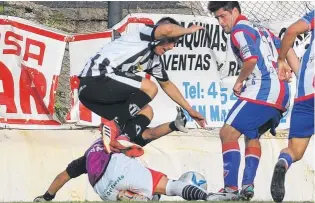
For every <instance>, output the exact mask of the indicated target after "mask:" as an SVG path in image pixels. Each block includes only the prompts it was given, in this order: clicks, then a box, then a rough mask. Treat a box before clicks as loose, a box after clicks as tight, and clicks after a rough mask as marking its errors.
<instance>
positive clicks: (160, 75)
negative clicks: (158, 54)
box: [146, 60, 169, 82]
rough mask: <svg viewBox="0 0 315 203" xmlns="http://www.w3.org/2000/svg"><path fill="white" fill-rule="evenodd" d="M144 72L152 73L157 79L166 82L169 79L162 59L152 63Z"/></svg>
mask: <svg viewBox="0 0 315 203" xmlns="http://www.w3.org/2000/svg"><path fill="white" fill-rule="evenodd" d="M146 72H147V73H148V74H150V75H152V76H153V77H154V78H155V79H156V80H158V81H161V82H166V81H168V80H169V78H168V75H167V73H166V71H165V68H164V63H163V62H162V60H160V63H158V64H156V65H154V66H153V67H152V68H151V69H149V70H147V71H146Z"/></svg>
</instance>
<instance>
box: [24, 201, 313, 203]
mask: <svg viewBox="0 0 315 203" xmlns="http://www.w3.org/2000/svg"><path fill="white" fill-rule="evenodd" d="M87 202H88V201H86V202H75V201H71V202H58V203H87ZM100 202H101V201H99V202H88V203H100ZM106 202H108V203H111V202H115V201H106ZM132 202H133V203H134V202H135V201H132ZM149 202H150V203H173V202H178V203H184V202H186V201H149ZM188 202H189V203H201V202H203V201H188ZM209 202H210V201H209ZM211 202H214V203H226V202H224V201H211ZM234 202H235V203H236V202H237V203H275V202H272V201H271V202H268V201H229V203H234ZM19 203H31V202H19ZM52 203H53V202H52ZM121 203H123V202H121ZM126 203H127V201H126ZM129 203H130V202H129ZM282 203H302V202H282ZM303 203H312V202H303Z"/></svg>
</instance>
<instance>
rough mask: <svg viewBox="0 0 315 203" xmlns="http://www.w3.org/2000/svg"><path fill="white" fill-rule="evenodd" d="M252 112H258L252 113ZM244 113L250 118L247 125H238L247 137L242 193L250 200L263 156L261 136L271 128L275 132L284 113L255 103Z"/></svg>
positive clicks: (243, 196) (243, 197)
mask: <svg viewBox="0 0 315 203" xmlns="http://www.w3.org/2000/svg"><path fill="white" fill-rule="evenodd" d="M251 112H258V113H256V114H252V113H251ZM243 113H244V114H243V116H244V117H245V118H246V119H248V120H247V121H246V127H244V126H238V127H237V129H239V130H240V131H241V132H242V134H244V137H245V168H244V173H243V180H242V190H241V193H240V194H241V196H242V199H243V200H247V201H248V200H250V199H252V198H253V196H254V180H255V177H256V172H257V169H258V166H259V161H260V157H261V146H260V141H259V138H260V136H261V134H262V133H264V132H265V131H267V130H269V129H270V131H271V132H272V133H273V134H275V128H276V127H277V126H278V124H279V123H280V119H281V118H282V113H281V112H280V111H279V110H278V109H276V108H273V107H270V106H263V105H259V104H255V103H249V104H248V105H247V106H246V108H245V109H244V110H243Z"/></svg>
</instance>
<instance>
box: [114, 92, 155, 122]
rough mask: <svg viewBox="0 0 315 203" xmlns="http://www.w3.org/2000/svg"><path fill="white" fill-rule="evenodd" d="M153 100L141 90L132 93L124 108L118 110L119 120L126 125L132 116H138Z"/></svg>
mask: <svg viewBox="0 0 315 203" xmlns="http://www.w3.org/2000/svg"><path fill="white" fill-rule="evenodd" d="M151 100H152V99H151V97H149V95H147V94H146V93H145V92H143V91H141V90H140V91H138V92H136V93H134V94H131V95H130V97H129V99H128V100H127V101H126V102H125V105H124V106H123V107H122V109H119V110H118V115H119V116H117V121H118V123H119V124H120V126H124V125H125V124H126V122H127V121H128V120H129V119H130V118H132V117H134V116H136V115H137V113H139V111H140V110H141V109H142V108H143V107H145V106H146V105H147V104H148V103H150V101H151Z"/></svg>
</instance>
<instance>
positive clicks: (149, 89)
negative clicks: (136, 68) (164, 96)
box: [141, 78, 158, 99]
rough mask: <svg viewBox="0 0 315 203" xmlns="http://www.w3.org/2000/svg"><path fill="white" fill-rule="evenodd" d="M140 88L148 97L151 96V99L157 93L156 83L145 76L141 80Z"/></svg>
mask: <svg viewBox="0 0 315 203" xmlns="http://www.w3.org/2000/svg"><path fill="white" fill-rule="evenodd" d="M141 90H142V91H143V92H145V93H146V94H148V95H149V97H151V99H153V98H154V97H155V96H156V94H157V93H158V87H157V85H156V84H155V83H154V82H153V81H151V80H148V79H146V78H144V79H143V80H142V83H141Z"/></svg>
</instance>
